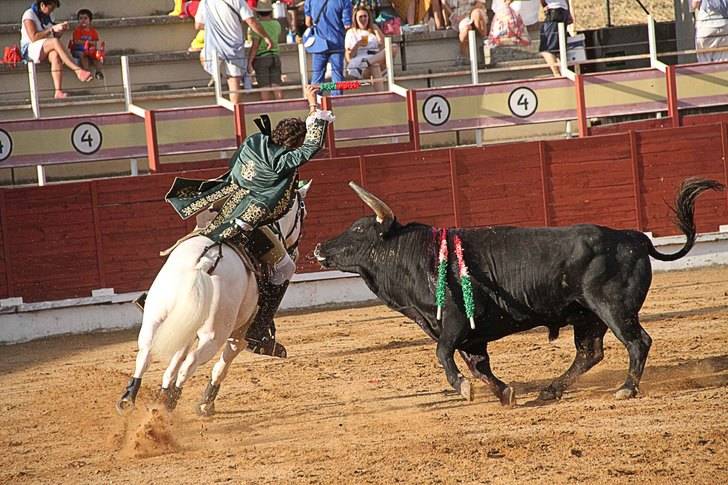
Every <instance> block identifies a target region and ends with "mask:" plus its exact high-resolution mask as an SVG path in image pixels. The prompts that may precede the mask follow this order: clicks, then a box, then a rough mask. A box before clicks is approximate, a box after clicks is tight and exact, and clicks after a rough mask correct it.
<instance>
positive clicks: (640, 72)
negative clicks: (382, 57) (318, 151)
mask: <svg viewBox="0 0 728 485" xmlns="http://www.w3.org/2000/svg"><path fill="white" fill-rule="evenodd" d="M649 26H652V27H649ZM648 27H649V28H650V32H651V33H650V42H649V49H650V52H649V54H645V55H641V56H639V57H641V58H645V59H649V60H650V63H651V67H650V68H646V69H631V70H625V71H613V72H604V73H594V74H580V73H579V67H578V65H577V66H576V67H575V68H574V70H572V69H571V68H570V67H569V66H568V65H566V61H565V60H564V61H562V66H561V68H562V72H563V73H564V76H563V77H560V78H539V79H528V80H516V81H513V80H510V81H502V82H491V83H479V75H480V74H481V73H482V72H483V70H480V69H478V65H477V62H476V54H477V52H476V45H475V44H476V43H475V42H474V39H473V38H471V39H470V50H471V63H470V70H469V71H467V72H468V73H469V74H470V78H471V82H472V83H471V84H468V85H460V86H445V87H428V88H419V89H407V88H405V87H403V86H401V85H400V84H398V83H399V82H401V81H402V79H403V78H405V76H398V77H395V76H394V69H393V68H392V67H393V65H394V64H393V59H392V45H391V39H387V41H386V43H385V49H386V52H387V65H388V75H387V82H388V87H389V90H388V91H387V92H381V93H356V92H353V93H352V94H347V95H345V96H340V97H337V98H324V99H325V105H324V106H325V107H326V108H329V109H333V110H334V111H335V113H336V115H337V118H338V119H337V123H336V125H335V127H334V129H333V130H331V131H330V133H329V137H328V140H327V142H328V146H327V148H328V156H330V157H334V156H347V155H351V154H364V153H366V154H369V153H383V152H397V151H402V150H418V149H420V147H421V139H420V138H421V136H424V135H430V134H434V133H443V132H448V131H460V130H476V133H479V132H480V130H482V129H490V128H496V127H504V126H524V125H532V124H537V123H546V122H554V121H564V120H577V121H578V124H579V134H580V136H587V135H588V134H589V132H590V129H589V126H588V119H589V118H590V117H598V116H621V115H632V114H638V113H658V115H659V114H661V113H662V112H665V111H666V112H667V114H668V118H667V119H665V121H667V122H668V123H669V125H670V126H680V124H681V117H680V116H679V109H687V108H696V107H697V108H699V107H709V106H714V105H716V104H723V103H726V102H727V101H728V91H727V90H726V88H725V85H726V77H728V63H709V64H689V65H680V66H668V65H665V64H664V63H662V62H661V61H659V60H658V53H657V50H656V47H655V46H656V43H655V40H654V23H653V21H652V19H649V22H648ZM562 31H563V26H562ZM561 40H562V41H563V40H564V39H563V36H562V39H561ZM299 49H301V50H300V52H299V58H300V59H301V60H302V62H301V63H300V66H299V68H300V70H301V75H302V78H303V79H304V80H305V79H307V77H308V76H307V67H306V62H305V59H306V55H305V53H304V52H303V50H302V48H300V47H299ZM563 52H564V43H563V42H562V54H563ZM668 54H673V53H668ZM668 54H662V55H668ZM631 57H634V56H631ZM562 58H564V59H565V56H562ZM615 59H616V60H619V58H610V60H615ZM585 62H604V60H603V59H601V60H600V59H597V60H590V61H585ZM121 71H122V72H121V78H122V85H123V86H122V87H123V100H124V103H125V112H124V113H108V114H94V115H87V116H78V115H74V116H67V117H58V118H55V117H54V118H49V119H43V118H41V113H40V107H39V103H38V99H37V93H36V95H35V96H33V98H34V100H33V102H32V104H33V105H34V106H35V107H36V108H35V110H34V116H35V117H36V118H37V119H36V120H35V122H34V121H33V120H21V121H10V122H0V129H2V130H3V131H2V132H0V147H1V148H0V167H15V166H29V165H30V166H32V165H37V166H38V173H39V176H38V180H39V183H41V184H43V183H45V177H44V176H43V173H42V171H43V168H42V166H43V165H44V164H58V163H73V162H85V161H98V160H109V159H130V160H131V172H132V173H133V174H135V173H138V167H137V166H136V158H139V157H144V156H145V155H146V157H147V158H148V159H149V168H150V171H151V172H157V171H160V170H162V169H163V167H162V164H161V161H160V157H162V156H170V155H174V156H177V155H188V154H199V153H202V154H204V153H210V152H216V151H226V150H231V149H234V148H236V147H237V144H238V143H239V142H240V141H242V139H244V138H245V136H246V134H247V133H250V132H251V130H253V129H254V128H253V124H252V120H253V119H254V118H255V117H257V116H259V115H260V114H261V113H266V112H270V113H272V114H273V116H272V117H273V120H274V121H277V120H279V119H281V118H283V117H287V116H300V114H301V112H302V111H304V112H305V105H304V103H303V102H302V101H300V98H299V100H297V101H293V100H282V101H266V102H254V103H243V104H238V105H233V104H232V103H231V102H230V101H229V100H227V99H226V98H225V97H224V96H223V94H224V93H223V90H222V86H221V84H220V82H219V81H218V82H217V84H216V87H215V101H216V102H215V104H213V105H207V106H185V107H180V108H160V109H150V108H147V107H141V106H138V105H137V104H135V103H134V100H133V99H132V83H131V76H130V69H129V60H128V58H127V57H126V56H122V57H121ZM29 72H30V77H31V80H32V78H33V65H32V64H31V65H30V67H29ZM304 74H305V75H304ZM447 74H449V75H451V74H452V73H447ZM409 78H410V79H411V78H412V77H409ZM218 79H219V77H218ZM31 88H32V82H31ZM282 88H283V89H289V90H294V89H295V90H298V89H301V86H284V87H282ZM678 88H679V89H678ZM31 90H32V89H31ZM253 91H260V90H253ZM246 92H249V91H246ZM678 93H679V94H680V97H679V99H678ZM299 104H300V108H299ZM231 115H232V116H231ZM231 118H232V121H233V122H232V123H231ZM84 122H87V123H89V124H90V125H93V126H94V127H95V128H91V126H90V125H84V126H85V127H86V128H87V130H85V131H84V130H81V131H78V133H77V134H78V136H79V137H80V138H81V141H78V140H77V141H76V145H79V146H81V148H82V149H83V150H86V148H84V147H83V144H84V143H85V144H86V145H88V144H89V143H91V144H92V145H93V143H94V140H95V139H98V140H99V141H100V143H101V145H100V146H99V147H96V148H95V149H94V147H88V153H85V152H84V151H83V150H79V149H78V147H77V146H76V147H75V146H74V141H73V136H72V135H73V133H74V130H77V129H78V127H79V126H80V125H83V123H84ZM661 123H663V122H662V121H661ZM142 124H143V125H142ZM142 126H143V127H142ZM142 130H143V131H142ZM44 132H47V133H46V134H47V135H48V136H44V137H42V138H40V142H39V138H38V136H37V133H44ZM84 133H86V135H84ZM97 134H98V136H96V135H97ZM142 134H144V136H145V138H146V143H145V144H142V143H141V142H140V141H139V140H141V136H142ZM402 137H407V140H406V141H404V142H402V141H401V140H400V139H401V138H402ZM386 139H390V140H389V141H390V143H383V144H374V143H372V140H386ZM362 140H364V143H362ZM46 141H47V142H46ZM337 142H338V143H339V145H340V146H339V147H337ZM145 145H146V150H144V146H145ZM216 158H217V159H220V158H225V157H224V155H221V156H220V157H216ZM39 160H42V161H43V162H42V163H38V161H39ZM165 165H169V167H167V169H171V164H165ZM164 171H166V169H165V170H164Z"/></svg>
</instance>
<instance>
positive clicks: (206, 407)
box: [196, 402, 215, 418]
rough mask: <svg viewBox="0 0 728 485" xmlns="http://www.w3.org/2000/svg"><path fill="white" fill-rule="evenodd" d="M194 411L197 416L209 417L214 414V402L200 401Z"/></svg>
mask: <svg viewBox="0 0 728 485" xmlns="http://www.w3.org/2000/svg"><path fill="white" fill-rule="evenodd" d="M196 411H197V415H198V416H202V417H204V418H209V417H210V416H213V415H214V414H215V403H214V402H211V403H206V402H201V403H199V404H198V405H197V409H196Z"/></svg>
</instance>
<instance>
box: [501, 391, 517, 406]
mask: <svg viewBox="0 0 728 485" xmlns="http://www.w3.org/2000/svg"><path fill="white" fill-rule="evenodd" d="M500 402H501V404H502V405H503V406H510V407H514V406H515V405H516V391H515V390H513V388H512V387H511V386H507V387H506V388H505V389H503V392H502V393H501V396H500Z"/></svg>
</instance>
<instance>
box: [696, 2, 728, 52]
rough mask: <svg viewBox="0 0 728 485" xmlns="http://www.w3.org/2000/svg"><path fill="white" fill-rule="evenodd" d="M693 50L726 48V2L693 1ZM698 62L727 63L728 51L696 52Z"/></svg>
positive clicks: (727, 21)
mask: <svg viewBox="0 0 728 485" xmlns="http://www.w3.org/2000/svg"><path fill="white" fill-rule="evenodd" d="M692 6H693V10H694V11H695V48H696V49H698V50H700V49H719V48H728V0H693V1H692ZM697 56H698V62H717V61H728V50H725V51H716V52H698V53H697Z"/></svg>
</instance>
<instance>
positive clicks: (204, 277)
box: [152, 265, 213, 360]
mask: <svg viewBox="0 0 728 485" xmlns="http://www.w3.org/2000/svg"><path fill="white" fill-rule="evenodd" d="M175 276H176V278H175V281H169V282H168V284H170V285H175V290H174V292H173V293H174V302H173V303H172V307H171V310H170V311H169V313H168V314H167V317H166V318H165V319H164V321H163V322H162V323H161V324H160V326H159V328H158V329H157V332H156V335H155V336H154V340H153V341H152V354H153V355H155V356H156V357H158V358H160V359H163V360H168V359H169V358H171V357H172V355H174V353H175V352H177V351H178V350H180V349H183V348H184V347H186V346H187V345H188V344H189V343H190V342H191V341H192V339H194V338H195V335H196V334H197V331H198V330H199V329H200V327H201V326H202V324H203V323H204V322H205V320H206V319H207V317H208V315H209V313H210V302H211V301H212V298H213V295H212V293H213V284H212V278H210V275H209V274H207V271H205V270H204V269H202V268H200V267H199V265H198V267H197V268H195V269H191V270H186V271H184V272H183V273H182V274H177V275H175Z"/></svg>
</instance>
